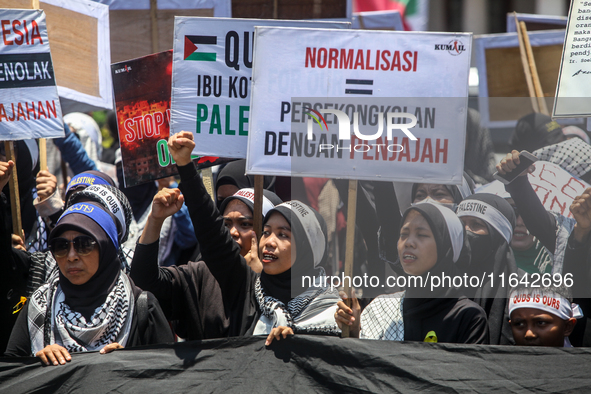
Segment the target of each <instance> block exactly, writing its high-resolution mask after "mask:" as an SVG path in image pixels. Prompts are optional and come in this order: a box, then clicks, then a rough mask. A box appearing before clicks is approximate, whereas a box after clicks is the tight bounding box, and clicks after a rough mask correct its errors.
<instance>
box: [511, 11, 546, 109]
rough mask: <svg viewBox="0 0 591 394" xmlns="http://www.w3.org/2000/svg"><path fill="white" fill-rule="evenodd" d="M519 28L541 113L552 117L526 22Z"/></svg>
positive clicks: (521, 23)
mask: <svg viewBox="0 0 591 394" xmlns="http://www.w3.org/2000/svg"><path fill="white" fill-rule="evenodd" d="M519 27H520V29H521V35H522V37H523V44H524V46H525V50H526V53H527V61H528V63H529V65H528V66H529V68H530V70H531V76H532V80H533V83H534V90H535V97H537V100H538V105H539V107H540V112H541V113H543V114H544V115H548V116H550V112H549V111H548V106H547V105H546V99H545V98H544V91H543V90H542V84H541V83H540V76H539V75H538V67H537V66H536V59H535V58H534V52H533V51H532V49H531V44H530V42H529V34H527V27H526V26H525V22H520V23H519Z"/></svg>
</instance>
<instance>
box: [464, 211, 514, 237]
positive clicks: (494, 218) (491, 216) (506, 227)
mask: <svg viewBox="0 0 591 394" xmlns="http://www.w3.org/2000/svg"><path fill="white" fill-rule="evenodd" d="M456 214H457V215H458V217H460V218H461V217H462V216H473V217H475V218H478V219H482V220H484V221H485V222H487V223H488V224H490V225H491V226H492V227H493V228H494V229H495V230H497V231H498V232H499V233H500V234H501V235H502V236H503V238H505V241H507V243H511V238H512V237H513V226H511V222H509V219H507V218H506V217H505V215H503V214H502V213H501V211H499V210H498V209H496V208H495V207H493V206H492V205H489V204H487V203H485V202H484V201H480V200H465V201H462V202H461V203H460V205H458V210H457V212H456Z"/></svg>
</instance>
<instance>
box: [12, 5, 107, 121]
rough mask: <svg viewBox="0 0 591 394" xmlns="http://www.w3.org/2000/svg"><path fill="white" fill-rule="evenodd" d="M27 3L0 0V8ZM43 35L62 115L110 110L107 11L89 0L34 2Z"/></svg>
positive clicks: (24, 7)
mask: <svg viewBox="0 0 591 394" xmlns="http://www.w3.org/2000/svg"><path fill="white" fill-rule="evenodd" d="M33 3H35V2H34V1H30V0H26V1H25V0H0V8H19V9H29V8H33V6H32V4H33ZM36 3H37V5H36V8H39V9H42V10H43V11H44V12H45V15H46V24H47V34H48V36H49V39H50V40H51V56H52V59H53V66H54V72H55V79H56V83H57V91H58V94H59V96H60V102H61V107H62V112H63V113H64V114H67V113H70V112H88V111H96V110H99V109H100V110H102V109H112V108H113V91H112V88H111V87H112V84H111V73H110V70H109V65H110V64H111V61H110V56H109V51H110V47H109V8H108V7H107V6H105V5H102V4H98V3H96V2H94V1H90V0H45V1H37V2H36Z"/></svg>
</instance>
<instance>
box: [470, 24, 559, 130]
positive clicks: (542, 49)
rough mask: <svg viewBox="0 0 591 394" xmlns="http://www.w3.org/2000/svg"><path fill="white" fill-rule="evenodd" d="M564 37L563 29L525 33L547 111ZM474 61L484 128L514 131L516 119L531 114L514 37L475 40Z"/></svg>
mask: <svg viewBox="0 0 591 394" xmlns="http://www.w3.org/2000/svg"><path fill="white" fill-rule="evenodd" d="M513 24H515V19H513ZM564 34H565V32H564V29H563V30H547V31H534V32H528V36H529V41H530V44H531V46H532V52H533V54H534V58H535V60H536V66H537V70H538V76H539V78H540V83H541V85H542V89H543V91H544V96H545V97H546V104H547V106H548V108H550V107H551V106H552V104H553V103H552V95H553V94H554V91H555V86H556V76H557V75H558V70H559V68H560V54H561V53H562V44H563V43H564ZM474 58H475V59H476V66H477V68H478V96H479V100H478V106H479V108H478V110H479V111H480V118H481V123H482V125H483V126H485V127H490V128H493V127H499V128H501V127H511V128H514V127H515V125H516V124H517V120H518V119H519V118H521V117H523V116H525V115H527V114H529V113H532V112H534V110H533V107H532V104H531V99H530V94H529V90H528V85H527V80H526V78H525V73H524V71H523V62H522V60H521V55H520V52H519V37H518V35H517V33H515V32H514V33H500V34H485V35H479V36H475V37H474Z"/></svg>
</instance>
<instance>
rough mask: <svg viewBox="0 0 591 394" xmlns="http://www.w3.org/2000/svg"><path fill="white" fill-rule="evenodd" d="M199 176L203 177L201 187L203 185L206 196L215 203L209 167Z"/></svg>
mask: <svg viewBox="0 0 591 394" xmlns="http://www.w3.org/2000/svg"><path fill="white" fill-rule="evenodd" d="M201 176H202V177H203V185H205V190H207V194H209V195H210V196H211V199H212V200H213V201H215V193H214V192H213V174H212V173H211V167H208V168H204V169H202V170H201ZM220 213H222V212H220Z"/></svg>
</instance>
